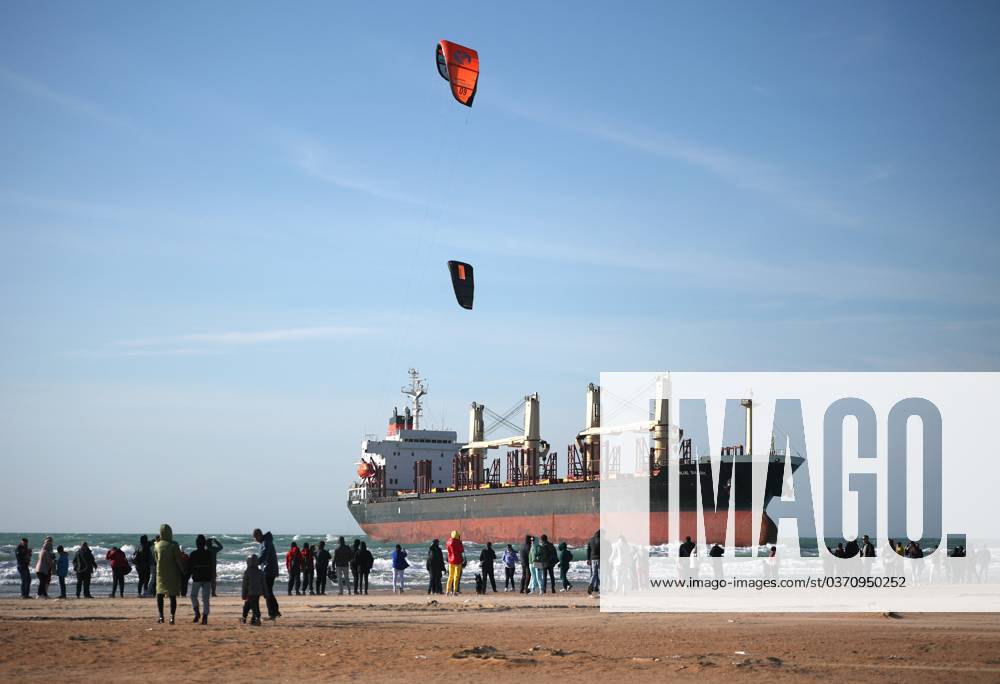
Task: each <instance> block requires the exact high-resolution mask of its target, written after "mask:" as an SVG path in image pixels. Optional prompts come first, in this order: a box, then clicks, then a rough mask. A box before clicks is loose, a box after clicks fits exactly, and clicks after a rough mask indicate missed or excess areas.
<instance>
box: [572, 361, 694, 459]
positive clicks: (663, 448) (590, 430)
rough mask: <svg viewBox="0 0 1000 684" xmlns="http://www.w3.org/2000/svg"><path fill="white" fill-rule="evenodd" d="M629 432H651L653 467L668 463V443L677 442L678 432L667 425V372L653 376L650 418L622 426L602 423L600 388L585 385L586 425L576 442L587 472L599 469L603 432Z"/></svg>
mask: <svg viewBox="0 0 1000 684" xmlns="http://www.w3.org/2000/svg"><path fill="white" fill-rule="evenodd" d="M628 432H652V433H653V449H652V466H653V467H654V468H665V467H666V466H667V462H668V457H669V454H670V444H671V443H676V442H677V441H678V440H679V435H680V433H679V431H678V429H677V426H673V425H670V376H669V374H664V375H661V376H659V377H658V378H657V379H656V399H655V400H654V401H653V417H652V419H650V420H642V421H636V422H632V423H624V424H621V425H602V424H601V388H600V387H599V386H597V385H595V384H594V383H590V384H589V385H588V386H587V419H586V427H585V428H584V429H583V430H581V431H580V432H579V433H577V435H576V442H577V445H578V447H579V449H580V451H581V452H582V453H583V454H584V458H585V464H586V466H585V467H586V469H587V472H588V473H591V474H596V473H597V472H598V469H599V468H600V448H601V436H602V435H620V434H624V433H628Z"/></svg>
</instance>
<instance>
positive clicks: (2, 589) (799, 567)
mask: <svg viewBox="0 0 1000 684" xmlns="http://www.w3.org/2000/svg"><path fill="white" fill-rule="evenodd" d="M140 534H141V533H135V532H130V533H123V534H117V533H116V534H109V533H96V532H94V533H88V532H82V533H81V532H64V533H46V534H27V535H24V534H20V533H0V596H12V595H17V594H18V591H19V587H20V579H19V576H18V573H17V566H16V562H15V556H14V549H15V548H16V547H17V544H18V543H19V542H20V539H21V537H22V536H27V537H28V541H29V544H30V546H31V548H32V550H33V552H34V553H33V556H32V571H34V562H35V561H37V559H38V549H39V548H41V545H42V540H43V539H44V538H45V537H46V536H51V537H52V538H53V540H54V546H58V545H60V544H62V545H63V547H64V548H65V550H66V552H67V553H68V554H69V556H70V561H71V562H72V558H73V554H74V553H76V550H77V549H79V548H80V544H81V542H83V541H87V542H88V543H89V544H90V548H91V550H92V551H93V552H94V558H95V559H96V560H97V562H98V570H97V573H96V574H95V575H94V577H93V579H92V580H91V584H92V585H93V586H94V592H95V595H97V596H100V595H101V591H102V590H105V591H110V590H109V589H108V587H110V586H111V568H110V566H109V565H108V562H107V560H105V556H106V554H107V552H108V550H109V549H111V548H112V547H114V546H117V547H118V548H120V549H122V550H123V551H124V552H125V554H126V555H127V556H129V557H130V558H131V555H132V553H133V551H134V550H135V547H136V546H137V545H138V543H139V537H140ZM146 534H147V536H148V537H149V538H150V539H153V538H154V537H155V536H156V535H155V533H146ZM196 536H197V535H193V534H175V535H174V540H175V541H177V543H179V544H180V545H181V546H182V547H183V548H184V549H185V550H186V551H190V550H192V549H193V548H194V547H195V544H194V540H195V537H196ZM206 536H209V537H211V536H214V537H215V538H216V539H217V540H218V541H219V543H221V544H222V551H220V552H219V556H218V568H217V583H218V590H219V591H220V592H221V593H223V594H237V593H239V591H240V588H241V582H242V579H243V571H244V570H245V569H246V562H247V557H248V556H249V555H250V554H252V553H257V551H258V549H259V548H260V546H259V544H257V542H255V541H254V540H253V539H252V538H251V537H250V535H238V534H216V535H209V534H206ZM345 539H346V540H347V543H348V544H353V543H354V540H355V539H359V540H361V541H364V542H366V543H367V545H368V549H369V550H370V551H371V552H372V555H373V556H374V557H375V564H374V567H373V568H372V573H371V575H370V577H369V582H370V586H371V587H373V588H375V589H386V588H390V587H392V562H391V554H392V552H393V550H394V549H395V544H391V543H385V542H377V541H372V540H371V539H369V538H368V537H367V536H365V535H353V536H352V535H345ZM321 540H325V541H326V544H327V548H328V549H329V550H330V552H331V553H332V552H333V548H334V547H335V546H336V544H337V540H338V535H335V534H276V535H274V544H275V548H276V549H277V552H278V564H279V566H280V569H281V575H280V576H279V577H278V581H277V582H276V584H275V586H276V587H278V589H277V590H278V591H281V592H284V591H285V590H286V589H287V581H288V575H287V573H286V572H285V568H284V557H285V552H286V551H287V550H288V547H289V545H290V544H291V543H292V542H293V541H294V542H298V544H299V545H300V546H301V545H302V544H306V543H307V544H318V543H319V542H320V541H321ZM441 542H442V545H443V544H444V542H445V539H442V540H441ZM984 546H985V547H986V548H988V549H989V550H990V560H989V566H990V570H989V577H990V581H991V582H997V581H1000V541H998V540H988V541H987V543H986V544H982V543H978V542H977V544H976V545H975V548H977V549H982V548H983V547H984ZM428 547H429V544H412V545H406V546H405V547H404V548H406V551H407V554H408V555H407V560H408V562H409V563H410V567H409V568H408V569H407V571H406V583H407V586H408V587H410V588H416V587H418V586H419V587H423V588H426V586H427V584H428V581H429V577H428V573H427V569H426V562H427V550H428ZM483 548H484V546H483V545H482V544H477V543H475V542H471V541H467V542H465V549H466V557H467V558H468V560H469V564H468V566H467V567H466V570H465V572H464V573H463V582H469V583H471V582H472V578H473V576H474V575H475V573H477V572H479V571H480V568H479V552H480V551H481V550H482V549H483ZM504 548H506V544H494V549H495V550H496V552H497V558H498V561H499V558H500V556H501V555H502V554H503V550H504ZM517 548H518V545H517V544H515V545H514V549H515V550H516V549H517ZM970 548H973V547H972V546H970ZM792 550H793V549H792V548H791V547H786V546H784V545H782V544H778V555H779V557H781V558H782V559H783V560H782V568H783V574H785V573H787V574H788V575H790V576H798V575H808V574H810V568H815V567H816V561H817V560H818V559H804V558H796V557H795V554H792ZM572 551H573V558H574V560H573V562H572V563H571V564H570V568H569V572H568V574H567V578H568V579H569V581H570V582H571V583H573V585H574V586H575V587H576V588H577V589H579V590H583V589H584V588H585V587H586V585H587V583H588V581H589V579H590V568H589V566H588V565H587V562H586V557H587V555H586V548H575V549H572ZM745 551H749V549H745ZM763 551H764V549H763V547H761V548H759V549H757V550H756V551H755V553H754V554H753V555H754V556H755V557H756V556H758V554H760V553H763ZM649 555H650V557H651V558H655V557H658V556H673V555H674V553H672V552H671V550H670V549H669V548H668V547H667V546H666V545H664V546H654V547H651V548H649ZM764 555H766V554H764ZM707 560H708V559H707V558H702V559H696V560H695V563H696V565H704V568H703V572H704V573H708V572H709V564H708V563H707V562H706V561H707ZM880 560H881V559H880ZM745 561H746V562H744V563H742V564H741V565H740V566H739V567H736V568H733V567H732V566H730V570H732V571H733V574H734V575H737V574H746V575H748V576H750V575H753V574H755V573H759V571H760V569H761V565H760V563H761V562H762V559H757V558H747V559H745ZM656 567H658V568H660V571H661V572H665V573H668V574H666V575H664V576H669V573H672V572H675V571H674V569H673V568H674V565H671V564H667V565H663V564H660V565H659V566H656ZM494 568H495V574H496V578H497V581H498V587H499V586H502V585H503V575H504V572H503V568H502V565H501V564H500V563H499V562H498V563H497V564H496V565H495V566H494ZM659 574H660V573H658V572H657V570H656V568H651V573H650V576H651V577H656V576H659ZM517 577H518V578H519V577H520V569H518V572H517ZM74 581H75V578H74V576H73V571H72V565H71V566H70V574H69V577H68V578H67V582H69V584H70V591H72V590H73V582H74ZM136 581H137V577H136V574H135V572H134V571H133V572H132V573H131V574H129V575H128V576H126V578H125V585H126V593H128V591H129V589H130V588H131V590H132V591H133V592H134V591H135V583H136ZM36 586H37V585H36V583H35V578H34V575H32V589H33V590H34V589H35V587H36ZM56 591H58V587H57V588H56ZM329 591H330V586H329V582H328V586H327V592H329ZM49 593H50V595H51V593H52V590H51V589H50V591H49Z"/></svg>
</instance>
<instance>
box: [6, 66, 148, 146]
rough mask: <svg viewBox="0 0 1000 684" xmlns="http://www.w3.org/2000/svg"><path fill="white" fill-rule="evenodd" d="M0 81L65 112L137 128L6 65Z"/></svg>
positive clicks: (111, 124)
mask: <svg viewBox="0 0 1000 684" xmlns="http://www.w3.org/2000/svg"><path fill="white" fill-rule="evenodd" d="M0 83H3V84H4V85H6V86H8V87H9V88H12V89H14V90H18V91H20V92H22V93H26V94H28V95H31V96H32V97H35V98H36V99H39V100H43V101H45V102H47V103H49V104H50V105H53V106H55V107H57V108H59V109H61V110H63V111H65V112H69V113H70V114H74V115H77V116H81V117H84V118H88V119H91V120H92V121H96V122H97V123H100V124H103V125H105V126H110V127H113V128H127V129H130V130H133V131H137V130H138V129H137V127H136V126H135V124H133V123H132V122H131V121H129V120H128V119H125V118H123V117H120V116H117V115H115V114H112V113H110V112H108V111H106V110H104V109H103V108H101V107H99V106H97V105H96V104H94V103H93V102H90V101H89V100H86V99H84V98H82V97H79V96H77V95H70V94H67V93H63V92H60V91H58V90H56V89H54V88H51V87H50V86H48V85H46V84H44V83H42V82H41V81H37V80H35V79H33V78H29V77H27V76H24V75H23V74H19V73H17V72H14V71H11V70H10V69H7V68H6V67H0Z"/></svg>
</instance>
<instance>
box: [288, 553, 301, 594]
mask: <svg viewBox="0 0 1000 684" xmlns="http://www.w3.org/2000/svg"><path fill="white" fill-rule="evenodd" d="M285 570H287V571H288V595H289V596H291V595H292V591H293V590H294V591H295V595H296V596H298V595H300V594H301V593H302V592H301V591H299V590H300V589H301V588H302V554H301V553H300V552H299V544H298V542H292V543H291V545H290V546H289V547H288V553H286V554H285Z"/></svg>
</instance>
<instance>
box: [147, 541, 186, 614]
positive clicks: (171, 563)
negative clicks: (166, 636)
mask: <svg viewBox="0 0 1000 684" xmlns="http://www.w3.org/2000/svg"><path fill="white" fill-rule="evenodd" d="M153 554H154V555H155V556H156V608H157V610H159V611H160V619H159V620H157V622H163V597H164V596H169V597H170V624H174V613H176V612H177V595H178V594H180V593H181V583H182V581H183V578H184V573H185V572H186V568H185V567H184V561H183V559H182V558H181V547H180V546H178V545H177V543H176V542H175V541H174V531H173V530H172V529H171V528H170V525H167V524H166V523H164V524H162V525H160V541H158V542H156V546H155V547H154V549H153Z"/></svg>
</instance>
